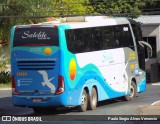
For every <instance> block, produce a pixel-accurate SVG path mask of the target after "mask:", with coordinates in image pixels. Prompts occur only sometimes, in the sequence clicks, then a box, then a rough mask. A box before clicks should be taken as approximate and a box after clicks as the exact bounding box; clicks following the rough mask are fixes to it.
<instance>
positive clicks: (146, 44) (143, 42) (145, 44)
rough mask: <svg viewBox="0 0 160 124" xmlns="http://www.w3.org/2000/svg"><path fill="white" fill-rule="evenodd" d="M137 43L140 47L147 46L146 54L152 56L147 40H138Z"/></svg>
mask: <svg viewBox="0 0 160 124" xmlns="http://www.w3.org/2000/svg"><path fill="white" fill-rule="evenodd" d="M139 44H140V45H141V46H142V47H145V46H146V47H147V49H148V53H149V54H148V56H149V58H151V57H152V46H151V45H150V44H149V43H147V42H145V41H139Z"/></svg>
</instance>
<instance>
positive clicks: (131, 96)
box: [124, 81, 137, 101]
mask: <svg viewBox="0 0 160 124" xmlns="http://www.w3.org/2000/svg"><path fill="white" fill-rule="evenodd" d="M136 92H137V87H136V84H135V82H134V81H132V82H131V86H130V94H128V95H126V96H124V99H125V100H126V101H131V100H133V99H135V98H136Z"/></svg>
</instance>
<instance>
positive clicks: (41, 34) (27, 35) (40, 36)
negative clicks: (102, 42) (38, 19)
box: [22, 31, 50, 39]
mask: <svg viewBox="0 0 160 124" xmlns="http://www.w3.org/2000/svg"><path fill="white" fill-rule="evenodd" d="M22 38H23V39H27V38H36V39H50V37H48V36H47V34H46V32H41V31H40V32H34V33H31V32H30V31H25V32H24V33H23V35H22Z"/></svg>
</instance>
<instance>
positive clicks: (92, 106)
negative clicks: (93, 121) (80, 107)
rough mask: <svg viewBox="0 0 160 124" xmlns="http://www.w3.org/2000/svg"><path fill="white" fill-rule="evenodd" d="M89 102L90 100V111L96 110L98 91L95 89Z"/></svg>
mask: <svg viewBox="0 0 160 124" xmlns="http://www.w3.org/2000/svg"><path fill="white" fill-rule="evenodd" d="M88 100H89V101H88V109H89V110H94V109H96V107H97V100H98V97H97V91H96V89H95V88H94V87H93V88H92V91H91V95H90V96H89V99H88Z"/></svg>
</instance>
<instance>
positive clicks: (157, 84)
mask: <svg viewBox="0 0 160 124" xmlns="http://www.w3.org/2000/svg"><path fill="white" fill-rule="evenodd" d="M152 85H153V86H159V85H160V83H152Z"/></svg>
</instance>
